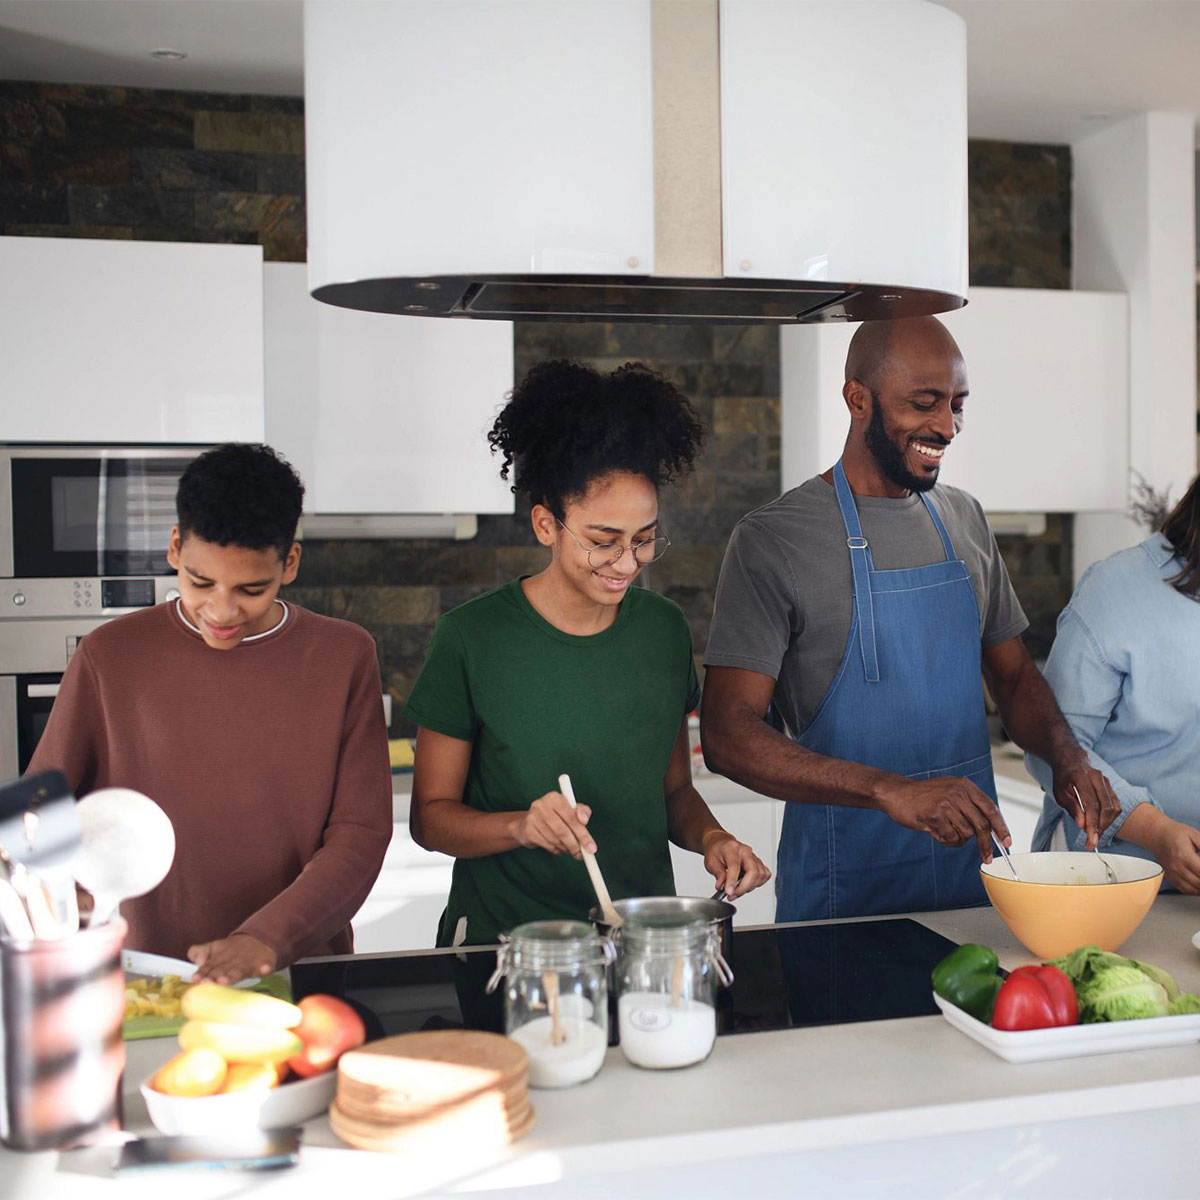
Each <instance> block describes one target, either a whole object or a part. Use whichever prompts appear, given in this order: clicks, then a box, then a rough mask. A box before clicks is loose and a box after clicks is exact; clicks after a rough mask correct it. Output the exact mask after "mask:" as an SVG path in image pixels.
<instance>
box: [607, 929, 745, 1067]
mask: <svg viewBox="0 0 1200 1200" xmlns="http://www.w3.org/2000/svg"><path fill="white" fill-rule="evenodd" d="M718 970H723V971H727V970H728V968H727V967H725V965H724V960H723V959H721V957H720V951H719V949H718V946H717V941H716V936H715V934H714V931H713V929H712V927H711V926H710V925H709V923H708V922H706V921H703V920H685V921H680V920H678V919H672V918H671V917H670V916H668V915H663V914H647V915H646V916H645V917H643V918H640V919H639V918H637V917H634V916H632V915H631V916H630V918H629V919H628V920H626V922H625V924H624V925H623V926H622V927H621V958H620V962H619V963H618V967H617V980H618V984H617V991H618V998H617V1027H618V1030H619V1032H620V1038H621V1051H622V1053H623V1054H624V1055H625V1057H626V1058H627V1059H628V1060H629V1061H630V1062H631V1063H633V1065H634V1066H635V1067H649V1068H665V1067H688V1066H691V1065H692V1064H693V1063H698V1062H703V1061H704V1059H706V1058H707V1057H708V1056H709V1054H710V1053H711V1052H712V1048H713V1042H714V1041H715V1040H716V1036H717V1009H716V1000H717V975H718Z"/></svg>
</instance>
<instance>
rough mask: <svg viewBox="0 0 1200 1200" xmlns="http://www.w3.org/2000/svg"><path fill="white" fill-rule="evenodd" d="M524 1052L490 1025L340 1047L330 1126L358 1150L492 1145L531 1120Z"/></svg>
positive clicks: (519, 1132) (517, 1134)
mask: <svg viewBox="0 0 1200 1200" xmlns="http://www.w3.org/2000/svg"><path fill="white" fill-rule="evenodd" d="M528 1083H529V1057H528V1055H527V1054H526V1053H525V1050H524V1048H523V1047H521V1046H520V1045H518V1044H517V1043H516V1042H514V1041H511V1040H510V1039H509V1038H505V1037H500V1036H499V1035H498V1034H494V1033H480V1032H476V1031H473V1030H466V1029H444V1030H436V1031H432V1032H427V1033H404V1034H400V1035H399V1036H398V1037H389V1038H383V1039H382V1040H380V1041H377V1042H371V1043H370V1044H369V1045H366V1046H364V1047H362V1048H361V1049H360V1050H352V1051H350V1052H348V1053H346V1054H343V1055H342V1057H341V1059H340V1061H339V1063H338V1084H337V1096H336V1098H335V1099H334V1101H333V1104H332V1105H331V1106H330V1109H329V1123H330V1125H331V1126H332V1128H333V1131H334V1133H336V1134H337V1135H338V1137H340V1138H341V1139H342V1140H343V1141H344V1142H347V1143H349V1144H350V1145H351V1146H357V1147H358V1148H359V1149H362V1150H403V1151H406V1152H418V1151H419V1152H429V1153H438V1152H441V1151H446V1152H449V1153H454V1152H456V1151H458V1152H461V1150H462V1148H463V1147H464V1146H470V1147H473V1148H476V1149H499V1148H501V1147H504V1146H507V1145H508V1144H509V1143H510V1142H515V1141H516V1140H517V1139H518V1138H521V1137H524V1136H525V1134H527V1133H528V1132H529V1130H530V1129H531V1128H532V1127H533V1115H534V1114H533V1106H532V1105H531V1104H530V1103H529V1095H528V1091H527V1088H528Z"/></svg>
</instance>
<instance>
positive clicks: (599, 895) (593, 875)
mask: <svg viewBox="0 0 1200 1200" xmlns="http://www.w3.org/2000/svg"><path fill="white" fill-rule="evenodd" d="M558 790H559V791H560V792H562V794H563V795H564V796H566V798H567V802H568V803H569V804H570V805H571V807H572V808H575V807H576V805H575V789H574V788H573V787H571V777H570V775H560V776H559V777H558ZM583 865H584V866H585V867H587V873H588V877H589V878H590V879H591V881H592V887H593V888H594V889H595V892H596V899H597V900H599V901H600V915H601V916H602V917H603V918H604V923H605V924H606V925H609V926H616V925H620V924H621V914H620V913H619V912H617V910H616V909H615V908H613V902H612V897H611V896H610V895H609V894H608V888H607V886H605V883H604V876H603V875H601V874H600V864H599V863H598V862H597V861H596V856H595V855H594V854H591V853H590V852H589V851H587V850H585V851H584V852H583Z"/></svg>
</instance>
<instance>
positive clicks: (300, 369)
mask: <svg viewBox="0 0 1200 1200" xmlns="http://www.w3.org/2000/svg"><path fill="white" fill-rule="evenodd" d="M264 271H265V274H264V298H265V314H266V317H265V330H266V378H267V388H266V407H267V441H268V442H270V443H271V445H273V446H274V447H275V448H276V449H278V450H279V451H280V452H281V453H283V454H285V455H286V456H287V457H288V458H289V459H290V460H291V462H292V463H293V464H294V466H295V467H296V469H297V470H298V471H299V472H300V475H301V477H302V478H303V479H304V483H305V487H306V495H305V504H304V507H305V511H306V512H309V513H414V514H415V513H501V512H512V511H513V496H512V493H511V492H510V491H509V489H508V485H507V484H505V483H504V482H503V481H502V480H501V479H500V463H499V460H497V459H495V458H493V457H492V455H491V454H490V453H489V449H488V444H487V436H486V435H487V430H488V428H489V427H490V425H491V423H492V420H493V419H494V417H495V414H496V411H497V409H498V408H499V406H500V405H501V403H502V402H503V400H504V395H505V393H506V392H507V391H509V390H510V389H511V388H512V386H513V330H512V325H511V323H510V322H507V321H456V320H451V319H445V320H442V319H433V318H427V317H399V316H392V315H390V314H379V313H366V312H358V311H356V310H353V309H345V308H337V307H335V306H333V305H330V304H322V303H321V302H320V301H318V300H314V299H313V298H312V297H311V296H310V295H309V294H308V272H307V268H306V267H305V264H303V263H268V264H267V265H266V267H265V269H264Z"/></svg>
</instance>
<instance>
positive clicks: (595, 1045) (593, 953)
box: [488, 921, 613, 1088]
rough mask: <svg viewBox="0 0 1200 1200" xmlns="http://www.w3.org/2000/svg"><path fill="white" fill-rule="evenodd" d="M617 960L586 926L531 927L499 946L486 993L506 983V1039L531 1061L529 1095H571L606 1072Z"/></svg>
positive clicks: (533, 924) (552, 923)
mask: <svg viewBox="0 0 1200 1200" xmlns="http://www.w3.org/2000/svg"><path fill="white" fill-rule="evenodd" d="M612 958H613V948H612V943H611V942H610V941H608V939H607V938H602V937H600V935H599V934H597V933H596V931H595V930H594V929H593V928H592V927H591V926H590V925H585V924H584V923H583V922H582V921H531V922H529V923H528V924H525V925H518V926H517V927H516V929H514V930H513V931H512V933H511V934H509V935H507V937H504V938H502V939H501V944H500V948H499V950H497V951H496V971H495V973H494V974H493V975H492V978H491V980H490V982H489V983H488V990H489V991H492V990H494V989H495V988H496V987H497V986H498V985H499V983H500V980H501V979H504V980H505V991H504V1026H505V1031H506V1032H507V1034H508V1036H509V1037H510V1038H512V1039H513V1040H514V1041H515V1042H518V1043H520V1044H521V1045H522V1046H524V1047H525V1050H526V1052H527V1053H528V1055H529V1083H530V1086H531V1087H536V1088H561V1087H571V1086H572V1085H573V1084H577V1083H584V1082H586V1081H587V1080H589V1079H591V1078H592V1076H593V1075H595V1074H596V1072H597V1071H599V1070H600V1068H601V1066H603V1065H604V1055H605V1051H606V1050H607V1049H608V981H607V976H606V973H605V969H606V967H607V966H608V963H609V962H611V961H612Z"/></svg>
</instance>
